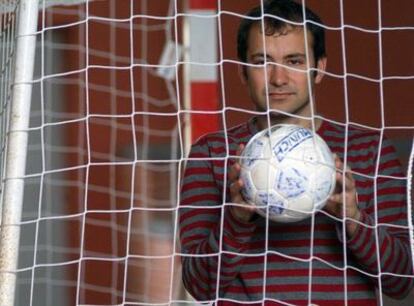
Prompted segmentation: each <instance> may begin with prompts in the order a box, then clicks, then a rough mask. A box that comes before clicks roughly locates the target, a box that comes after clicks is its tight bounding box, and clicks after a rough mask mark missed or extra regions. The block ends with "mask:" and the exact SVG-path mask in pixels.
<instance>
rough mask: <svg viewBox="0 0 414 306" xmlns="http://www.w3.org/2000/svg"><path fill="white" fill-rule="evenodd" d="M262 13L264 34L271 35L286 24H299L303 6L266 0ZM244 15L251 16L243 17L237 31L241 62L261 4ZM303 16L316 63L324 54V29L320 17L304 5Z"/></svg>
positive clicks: (259, 20)
mask: <svg viewBox="0 0 414 306" xmlns="http://www.w3.org/2000/svg"><path fill="white" fill-rule="evenodd" d="M263 13H264V14H266V15H267V16H265V17H264V18H265V19H264V24H265V31H264V32H265V34H266V35H273V34H274V33H275V32H277V31H280V30H282V29H283V28H285V27H286V26H293V27H295V26H301V25H300V24H298V23H303V7H302V5H301V4H298V3H296V2H294V1H293V0H267V1H265V2H264V3H263ZM246 16H247V17H252V18H244V19H243V21H242V22H241V23H240V27H239V31H238V33H237V55H238V57H239V59H240V60H241V61H242V62H247V47H248V39H249V33H250V29H251V27H252V25H253V24H255V23H257V22H261V19H258V18H260V17H262V16H263V15H262V7H261V5H259V6H257V7H255V8H253V9H252V10H250V11H249V12H248V13H247V15H246ZM305 17H306V18H305V22H306V28H307V29H308V31H310V33H311V34H312V37H313V54H314V56H315V63H317V62H318V60H319V59H321V58H322V57H325V56H326V50H325V31H324V28H323V26H322V25H323V24H322V21H321V19H320V18H319V17H318V16H317V15H316V14H315V13H313V12H312V11H311V10H310V9H308V8H306V7H305ZM292 22H294V23H292Z"/></svg>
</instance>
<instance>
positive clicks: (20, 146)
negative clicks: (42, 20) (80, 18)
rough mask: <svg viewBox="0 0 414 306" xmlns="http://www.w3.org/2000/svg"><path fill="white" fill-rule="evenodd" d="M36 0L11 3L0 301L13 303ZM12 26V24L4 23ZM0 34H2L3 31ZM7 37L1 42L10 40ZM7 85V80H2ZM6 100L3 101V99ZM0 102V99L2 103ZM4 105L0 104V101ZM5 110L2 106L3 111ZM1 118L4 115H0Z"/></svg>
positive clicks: (24, 166)
mask: <svg viewBox="0 0 414 306" xmlns="http://www.w3.org/2000/svg"><path fill="white" fill-rule="evenodd" d="M37 12H38V3H37V1H30V0H21V1H20V2H19V3H18V5H16V6H15V10H14V12H12V13H11V14H16V21H17V31H16V48H15V52H16V54H15V60H14V66H13V68H12V69H13V76H14V78H13V90H12V95H11V101H10V115H9V118H8V122H9V127H8V132H7V135H2V136H3V137H7V138H6V139H7V141H6V142H7V143H6V145H5V148H6V152H5V157H4V158H5V170H4V172H3V173H4V176H3V177H2V179H3V181H2V186H3V188H2V190H3V192H2V199H1V202H2V205H1V207H2V217H1V234H0V304H1V305H14V295H15V285H16V273H15V270H16V269H17V261H18V255H19V239H20V225H19V223H20V222H21V213H22V206H23V192H24V181H23V177H24V176H25V170H26V154H27V141H28V132H27V129H28V127H29V118H30V115H29V114H30V102H31V92H32V79H33V67H34V55H35V46H36V34H35V33H36V31H37V15H38V14H37ZM8 26H10V27H13V26H14V25H13V24H8ZM2 34H4V35H5V34H6V33H5V32H3V33H2ZM13 39H14V37H10V40H11V41H6V42H4V43H6V44H8V43H12V40H13ZM6 86H10V84H6ZM4 102H6V101H4ZM4 102H3V103H4ZM3 105H4V104H3ZM5 111H6V110H4V109H3V110H2V112H3V114H4V112H5ZM3 119H5V116H4V117H3Z"/></svg>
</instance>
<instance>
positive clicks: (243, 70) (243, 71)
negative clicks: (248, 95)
mask: <svg viewBox="0 0 414 306" xmlns="http://www.w3.org/2000/svg"><path fill="white" fill-rule="evenodd" d="M237 72H238V75H239V78H240V80H241V83H242V84H243V85H246V84H247V67H246V66H245V65H243V64H239V65H238V66H237Z"/></svg>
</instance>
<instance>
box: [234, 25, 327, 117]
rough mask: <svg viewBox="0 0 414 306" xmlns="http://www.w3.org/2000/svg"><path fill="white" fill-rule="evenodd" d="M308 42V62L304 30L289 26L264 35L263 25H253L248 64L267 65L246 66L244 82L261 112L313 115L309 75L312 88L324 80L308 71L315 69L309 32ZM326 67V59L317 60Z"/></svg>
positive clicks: (275, 115)
mask: <svg viewBox="0 0 414 306" xmlns="http://www.w3.org/2000/svg"><path fill="white" fill-rule="evenodd" d="M307 40H308V52H309V56H308V58H309V63H307V56H306V47H305V36H304V30H303V28H302V27H287V28H285V29H282V31H276V32H275V33H274V34H273V35H264V36H263V33H262V30H261V26H260V23H256V24H254V25H253V26H252V28H251V29H250V33H249V39H248V50H247V63H248V64H253V65H263V64H264V63H265V62H266V63H267V64H266V66H257V67H253V66H245V73H242V82H243V83H244V84H245V85H247V87H248V90H249V94H250V96H251V99H252V100H253V103H255V105H256V109H257V110H258V111H266V110H267V109H269V110H277V111H282V112H286V113H289V114H296V115H301V116H310V115H311V107H310V103H309V101H310V90H309V83H308V76H310V77H311V80H310V81H311V82H310V84H311V86H313V85H314V84H315V83H319V82H320V81H321V79H322V74H321V73H317V74H316V72H313V71H311V72H310V73H309V74H308V72H307V68H308V67H309V68H315V60H314V54H313V41H312V35H311V34H310V33H309V32H308V35H307ZM264 42H265V43H264ZM325 65H326V58H323V59H321V60H319V61H318V65H317V68H318V69H321V70H324V69H325ZM315 74H316V76H315ZM266 84H267V86H266ZM267 103H269V107H268V104H267ZM285 116H286V114H281V113H272V117H274V118H283V117H285Z"/></svg>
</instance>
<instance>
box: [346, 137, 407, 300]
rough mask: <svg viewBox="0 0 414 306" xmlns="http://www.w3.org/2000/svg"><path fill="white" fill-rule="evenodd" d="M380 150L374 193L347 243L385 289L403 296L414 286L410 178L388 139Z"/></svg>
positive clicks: (360, 262)
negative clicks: (404, 173) (409, 220)
mask: <svg viewBox="0 0 414 306" xmlns="http://www.w3.org/2000/svg"><path fill="white" fill-rule="evenodd" d="M380 154H381V156H380V157H381V158H380V164H379V168H378V170H379V171H378V175H377V177H376V178H375V184H374V191H373V192H374V197H373V199H372V200H371V202H370V203H369V204H368V205H365V206H364V207H366V209H363V210H362V211H361V217H362V220H361V223H360V225H359V226H358V229H357V232H356V233H355V234H354V235H353V236H352V237H350V238H349V239H348V241H347V247H348V249H349V250H350V251H351V253H352V254H353V256H354V258H356V260H357V262H358V263H359V264H360V265H361V266H362V267H364V268H365V270H366V271H367V272H368V273H371V274H374V275H378V276H379V280H380V284H381V289H382V292H383V293H385V294H386V295H388V296H390V297H393V298H403V297H405V296H406V295H407V294H408V293H409V291H410V290H411V288H412V287H413V277H412V276H413V267H412V254H411V248H410V239H409V228H408V208H407V198H406V184H407V180H406V179H404V175H403V174H402V171H401V166H400V163H399V161H398V159H397V157H396V154H395V151H394V148H393V147H392V145H391V144H390V142H389V141H387V140H385V141H384V143H383V146H382V149H381V150H380Z"/></svg>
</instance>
